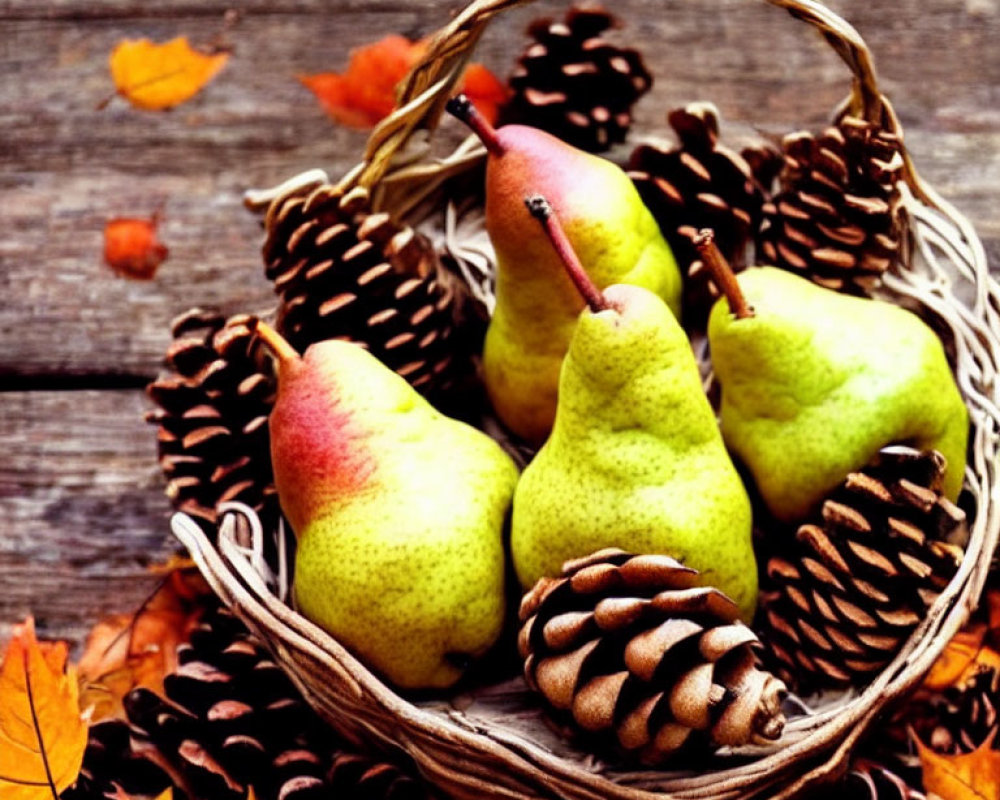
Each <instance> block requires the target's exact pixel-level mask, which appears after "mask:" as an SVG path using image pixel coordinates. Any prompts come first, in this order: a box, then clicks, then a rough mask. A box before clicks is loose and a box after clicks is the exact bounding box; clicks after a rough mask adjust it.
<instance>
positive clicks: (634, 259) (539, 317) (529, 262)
mask: <svg viewBox="0 0 1000 800" xmlns="http://www.w3.org/2000/svg"><path fill="white" fill-rule="evenodd" d="M497 136H498V139H499V140H500V143H501V145H503V146H504V148H505V151H504V153H503V154H502V155H500V156H494V155H491V156H490V158H489V159H488V161H487V167H486V230H487V233H488V234H489V236H490V241H491V242H492V243H493V247H494V249H495V250H496V257H497V284H496V307H495V310H494V313H493V317H492V319H491V321H490V325H489V328H488V329H487V332H486V341H485V345H484V349H483V379H484V382H485V384H486V388H487V391H488V393H489V397H490V400H491V402H492V403H493V407H494V409H495V410H496V413H497V416H498V417H499V418H500V419H501V420H502V421H503V422H504V424H506V425H507V427H508V428H510V429H511V430H512V431H514V432H515V433H516V434H518V435H519V436H521V437H523V438H524V439H526V440H527V441H529V442H532V443H535V444H541V442H542V441H544V439H545V437H546V436H547V435H548V433H549V430H551V428H552V420H553V418H554V416H555V408H556V393H557V388H558V383H559V367H560V365H561V364H562V359H563V356H564V355H565V354H566V348H567V347H568V345H569V337H570V335H571V334H572V332H573V328H574V326H575V324H576V319H577V317H578V316H579V314H580V311H581V310H582V309H583V300H582V298H581V297H580V293H579V292H578V291H577V290H576V289H575V288H574V287H573V284H572V282H571V281H570V279H569V278H568V277H567V276H566V270H565V269H564V267H563V265H562V261H561V260H560V259H559V257H558V255H557V254H556V252H555V251H554V250H553V248H552V245H551V244H550V243H549V241H548V239H547V238H546V236H545V234H544V233H543V231H542V229H541V227H540V226H539V225H538V222H537V221H536V220H534V219H533V218H532V217H531V215H530V214H529V213H528V210H527V209H526V208H525V206H524V198H525V197H528V196H529V195H533V194H536V193H537V192H539V191H544V192H545V196H546V198H547V199H548V201H549V203H550V205H551V206H552V208H553V210H554V212H555V216H556V217H557V218H558V219H559V221H560V223H561V224H562V227H563V229H564V230H565V231H566V235H567V236H568V238H569V240H570V242H571V243H572V245H573V249H574V250H575V251H576V253H577V254H578V255H579V256H580V259H581V260H582V261H583V263H584V264H585V265H586V268H587V272H588V273H589V275H590V277H591V279H592V280H593V281H594V283H595V284H597V286H598V288H602V289H603V288H604V287H605V286H608V285H610V284H612V283H628V284H634V285H637V286H644V287H646V288H647V289H649V290H650V291H652V292H654V293H655V294H657V295H659V296H660V297H662V298H663V299H664V300H665V301H666V302H667V304H668V305H669V306H670V307H671V308H672V309H673V311H674V313H675V314H676V315H678V316H679V314H680V290H681V277H680V272H679V271H678V269H677V264H676V262H675V261H674V257H673V254H672V253H671V251H670V247H669V245H668V244H667V243H666V241H665V240H664V238H663V236H662V235H661V233H660V229H659V226H658V225H657V223H656V220H655V219H654V218H653V215H652V214H651V213H650V212H649V210H648V209H647V208H646V206H645V205H644V204H643V202H642V200H641V198H640V197H639V193H638V192H637V191H636V189H635V187H634V186H633V184H632V181H631V180H630V179H629V178H628V176H627V175H626V174H625V173H624V172H623V171H622V170H621V169H620V168H619V167H618V166H616V165H615V164H613V163H611V162H610V161H607V160H606V159H603V158H600V157H599V156H595V155H592V154H590V153H586V152H584V151H583V150H578V149H576V148H574V147H571V146H570V145H567V144H566V143H564V142H562V141H560V140H559V139H557V138H556V137H554V136H551V135H550V134H548V133H545V132H544V131H540V130H537V129H535V128H530V127H526V126H523V125H507V126H504V127H502V128H500V129H499V130H498V131H497Z"/></svg>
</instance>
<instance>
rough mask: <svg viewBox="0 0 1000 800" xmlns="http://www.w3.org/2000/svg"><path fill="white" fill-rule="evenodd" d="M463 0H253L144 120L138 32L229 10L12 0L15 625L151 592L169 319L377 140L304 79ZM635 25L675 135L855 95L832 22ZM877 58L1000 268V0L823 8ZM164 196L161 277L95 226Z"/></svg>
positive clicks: (10, 439)
mask: <svg viewBox="0 0 1000 800" xmlns="http://www.w3.org/2000/svg"><path fill="white" fill-rule="evenodd" d="M457 5H458V4H457V2H454V1H453V0H410V1H409V2H407V0H327V2H321V1H320V0H266V2H265V1H264V0H249V2H245V3H242V4H238V9H239V11H240V12H241V19H240V21H239V22H238V24H237V25H236V27H235V28H233V29H232V31H231V32H230V33H229V35H228V36H229V39H230V41H231V43H232V44H233V46H234V53H233V56H232V59H231V61H230V63H229V64H228V66H227V67H226V69H225V70H224V71H223V72H222V73H221V74H220V75H219V76H218V78H217V79H216V80H215V81H214V82H213V83H212V84H210V85H209V86H208V88H207V89H205V90H204V91H203V92H202V93H201V94H200V95H199V96H198V97H196V98H195V99H194V100H193V101H191V102H189V103H187V104H185V105H183V106H181V107H179V108H178V109H176V110H175V111H173V112H170V113H144V112H141V111H137V110H135V109H133V108H131V107H129V106H128V105H127V104H126V103H125V102H124V101H123V100H121V99H120V98H119V99H116V100H115V101H113V102H112V103H111V104H110V105H109V106H108V107H107V108H106V109H104V110H97V106H98V104H99V103H100V101H101V100H102V99H104V98H106V97H107V96H108V95H109V94H110V93H111V92H112V91H113V88H112V85H111V82H110V77H109V74H108V67H107V56H108V53H109V52H110V50H111V48H112V47H113V46H114V44H115V43H116V42H117V41H119V40H120V39H122V38H124V37H140V36H148V37H151V38H153V39H156V40H165V39H168V38H172V37H174V36H177V35H182V34H184V35H188V36H189V37H190V38H191V39H192V40H194V41H202V40H206V39H208V38H210V37H211V36H212V35H213V34H214V33H215V32H216V31H218V30H219V28H220V27H221V22H222V18H223V15H224V13H225V11H226V9H227V8H228V6H227V5H226V4H222V3H217V2H212V0H208V1H207V2H201V0H163V2H158V3H141V2H137V1H136V0H0V76H2V79H0V120H2V123H0V125H2V129H0V291H2V300H0V390H2V393H0V638H2V636H3V634H4V633H5V631H6V630H7V629H8V628H9V626H10V624H12V623H14V622H17V621H19V620H20V619H22V618H23V617H24V616H25V615H27V614H29V613H32V614H34V615H35V617H36V620H37V622H38V625H39V627H40V628H41V630H42V631H43V632H44V633H45V634H47V635H53V636H60V637H68V638H70V639H71V640H74V641H79V639H80V638H81V637H82V636H83V634H84V633H85V631H86V630H87V628H88V627H89V626H90V625H91V624H92V623H93V622H94V621H96V620H97V619H98V618H99V617H101V616H102V615H104V614H107V613H109V612H111V611H120V610H128V609H131V608H133V607H135V605H136V604H137V603H138V602H139V601H140V599H141V598H142V597H143V596H144V595H145V594H146V593H147V592H148V591H149V588H150V587H151V585H152V583H153V581H154V579H153V578H152V577H151V576H150V574H149V573H148V571H147V568H148V566H149V565H150V564H151V563H153V562H156V561H158V560H162V559H163V558H165V557H166V556H167V554H168V553H169V552H170V551H171V550H172V549H173V547H174V544H173V542H172V541H171V540H170V537H169V532H168V526H167V519H168V516H169V512H170V509H169V505H168V503H167V500H166V499H165V498H164V496H163V494H162V479H161V477H160V473H159V470H158V467H157V464H156V450H155V442H154V435H153V430H152V428H150V427H149V426H148V425H146V424H144V422H143V419H142V417H143V412H144V411H145V410H147V409H148V408H149V407H150V403H149V402H148V401H147V399H146V397H145V395H144V393H143V386H144V385H145V384H146V383H147V382H148V381H149V380H150V378H152V377H153V376H154V375H155V374H156V372H157V370H158V369H159V365H160V361H161V357H162V354H163V352H164V350H165V348H166V345H167V343H168V341H169V332H168V321H169V320H170V319H171V318H172V317H174V316H175V315H176V314H178V313H179V312H181V311H184V310H185V309H187V308H189V307H190V306H193V305H209V306H217V307H220V308H221V309H222V310H224V311H226V312H236V311H241V310H262V309H267V308H269V307H270V306H271V305H272V304H273V299H272V293H271V289H270V286H269V285H268V283H267V282H266V281H265V279H264V277H263V273H262V267H261V261H260V256H259V248H260V244H261V232H260V227H259V220H257V219H256V218H254V217H253V216H252V215H251V214H249V213H248V212H247V211H246V210H244V208H243V206H242V204H241V195H242V192H243V191H244V190H245V189H247V188H248V187H263V186H269V185H272V184H275V183H278V182H280V181H282V180H284V179H285V178H287V177H289V176H291V175H293V174H295V173H297V172H299V171H301V170H304V169H307V168H310V167H315V166H320V167H323V168H325V169H327V170H328V172H329V173H330V175H331V176H339V175H340V174H342V173H343V172H344V171H345V170H346V169H348V168H349V167H350V166H352V165H353V164H354V163H355V162H356V160H357V158H358V156H359V155H360V152H361V149H362V147H363V144H364V141H365V134H364V133H362V132H358V131H352V130H348V129H345V128H341V127H338V126H336V125H334V124H333V123H331V121H330V120H329V119H328V118H327V117H326V116H325V115H324V113H323V112H322V111H321V109H320V108H319V106H318V104H317V103H316V102H315V100H314V99H313V97H312V96H311V95H310V94H309V92H308V91H307V90H306V89H305V88H304V87H303V86H302V85H300V83H299V82H298V81H297V79H296V75H297V74H299V73H310V72H321V71H327V70H335V69H340V68H342V67H343V66H344V65H345V63H346V58H347V52H348V50H349V49H350V48H352V47H356V46H359V45H362V44H365V43H367V42H369V41H372V40H374V39H376V38H379V37H381V36H383V35H386V34H388V33H403V34H406V35H408V36H410V37H418V36H422V35H425V34H427V33H429V32H431V31H432V30H434V29H435V28H436V27H437V26H439V25H440V24H441V23H442V22H443V21H444V20H445V19H446V18H447V15H448V14H449V12H450V11H451V10H454V8H455V7H456V6H457ZM611 5H613V7H614V11H615V12H616V13H617V14H619V15H620V16H621V17H622V19H623V20H624V21H626V23H627V27H626V28H625V30H624V31H622V32H621V33H620V35H621V36H622V37H623V38H625V39H627V40H628V41H629V42H631V43H633V44H634V46H636V47H638V48H640V49H641V50H642V51H643V52H644V53H645V55H646V59H647V62H648V65H649V66H650V68H651V70H652V72H653V73H654V75H655V78H656V82H655V85H654V87H653V90H652V92H651V93H650V94H649V95H647V96H646V97H645V98H644V99H643V100H642V102H641V104H640V105H639V108H638V110H637V127H638V128H640V129H642V130H645V131H653V130H659V131H661V132H663V133H664V135H666V133H667V132H666V129H665V123H664V115H665V112H666V110H667V109H668V108H672V107H675V106H677V105H681V104H684V103H686V102H689V101H692V100H698V99H707V100H711V101H714V102H715V103H716V104H717V105H718V106H719V108H720V110H721V112H722V114H723V122H724V126H725V127H724V130H723V133H724V138H725V136H726V134H727V133H728V132H730V131H731V132H733V133H734V134H739V133H741V132H743V133H745V132H746V131H748V130H750V129H751V128H750V126H753V127H755V128H757V129H758V130H760V131H762V132H764V133H766V134H773V135H781V134H784V133H786V132H789V131H791V130H795V129H799V128H810V129H814V130H815V129H818V128H820V127H821V126H822V125H823V124H824V123H825V122H826V120H827V119H828V116H829V113H830V111H831V109H832V108H833V107H834V106H835V105H836V104H837V103H838V102H839V101H840V100H841V98H842V97H843V96H844V95H845V94H846V92H847V89H848V78H847V71H846V69H845V68H844V67H843V65H842V64H841V62H840V61H839V60H838V59H837V58H836V56H835V55H834V54H833V53H832V51H830V50H829V48H828V47H826V45H825V44H824V43H823V42H822V40H821V39H820V37H819V36H818V35H816V34H814V33H813V32H812V31H811V30H809V29H807V28H806V27H805V26H804V25H803V24H802V23H800V22H797V21H795V20H793V19H791V18H790V17H788V16H787V15H786V14H784V13H782V12H781V11H778V10H776V9H774V8H772V7H769V6H767V5H766V4H765V3H763V2H761V1H760V0H756V1H755V0H697V2H696V1H695V0H616V2H615V3H613V4H611ZM830 5H831V6H832V7H833V8H834V9H835V10H837V11H839V12H840V13H841V14H842V15H844V16H845V17H846V18H848V19H849V20H851V21H852V22H853V23H854V24H855V25H856V26H857V27H858V29H859V30H860V32H861V33H862V35H863V36H864V37H865V39H866V41H867V42H868V44H869V46H870V47H871V49H872V51H873V53H874V55H875V59H876V64H877V67H878V69H879V75H880V80H881V84H882V87H883V90H884V91H885V92H886V93H887V94H888V95H889V96H890V98H891V99H892V100H893V102H894V104H895V107H896V109H897V111H898V113H899V115H900V117H901V120H902V123H903V125H904V128H905V131H906V143H907V145H908V146H909V148H910V151H911V152H912V154H913V156H914V159H915V161H916V164H917V166H918V168H919V169H920V170H921V172H922V173H923V174H924V176H925V177H926V178H927V179H929V180H930V181H931V183H932V184H934V185H935V186H936V187H937V188H938V189H939V190H940V191H941V192H942V193H943V194H944V195H945V196H946V197H947V198H949V199H950V200H952V201H953V202H954V203H955V204H956V205H957V206H958V207H959V208H960V209H961V210H962V211H964V213H965V214H966V215H968V217H969V218H970V219H971V220H972V222H973V223H974V224H975V226H976V228H977V229H978V231H979V233H980V235H981V237H982V238H983V240H984V241H985V244H986V247H987V250H988V252H989V253H990V255H991V259H992V261H993V263H995V264H998V265H1000V214H997V213H996V211H995V209H994V204H995V203H996V202H997V201H998V200H1000V50H998V49H997V47H996V42H997V41H998V39H1000V2H998V0H831V1H830ZM561 7H562V4H557V3H552V2H545V3H538V4H537V5H536V6H533V7H532V6H529V7H527V8H521V9H516V10H514V11H511V12H508V13H507V14H505V15H504V16H503V17H501V18H500V20H498V21H497V22H495V23H494V24H493V25H492V26H491V28H490V30H489V32H488V33H487V35H486V37H485V39H484V40H483V42H482V43H481V45H480V48H479V50H478V51H477V57H478V58H479V60H482V61H485V63H486V64H487V65H488V66H490V67H491V68H492V69H493V70H494V71H495V72H497V74H498V75H501V76H504V75H506V74H507V72H508V71H509V69H510V65H511V64H512V62H513V59H514V57H515V55H516V54H517V53H519V52H520V50H521V47H522V42H523V41H524V37H523V35H522V31H523V29H524V27H525V25H526V23H527V21H528V20H529V19H530V18H532V17H533V16H536V15H537V14H539V13H543V12H544V13H549V14H553V13H556V14H561V10H560V9H561ZM160 206H162V208H163V221H162V225H161V229H160V230H161V235H162V239H163V240H164V241H165V243H166V244H167V245H168V246H169V247H170V251H171V252H170V257H169V259H168V260H167V261H166V262H165V263H164V264H163V266H162V267H161V268H160V271H159V272H158V273H157V275H156V278H155V279H154V280H152V281H149V282H139V281H128V280H125V279H122V278H120V277H117V276H116V275H114V274H113V273H112V272H111V271H110V270H109V269H108V268H107V267H106V266H105V265H104V264H103V263H102V232H103V228H104V224H105V222H106V221H107V220H108V219H110V218H112V217H115V216H121V215H147V214H149V213H151V212H152V211H154V210H155V209H156V208H157V207H160Z"/></svg>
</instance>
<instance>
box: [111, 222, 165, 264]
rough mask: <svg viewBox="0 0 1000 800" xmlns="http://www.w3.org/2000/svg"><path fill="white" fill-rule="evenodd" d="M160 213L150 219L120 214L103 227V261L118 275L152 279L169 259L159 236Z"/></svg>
mask: <svg viewBox="0 0 1000 800" xmlns="http://www.w3.org/2000/svg"><path fill="white" fill-rule="evenodd" d="M158 223H159V215H158V214H154V215H153V216H152V217H150V218H149V219H140V218H134V217H117V218H115V219H112V220H110V221H109V222H108V223H107V224H106V225H105V226H104V261H105V262H106V263H107V265H108V266H109V267H111V269H113V270H114V271H115V273H116V274H118V275H121V276H123V277H125V278H134V279H135V280H146V281H148V280H151V279H152V278H153V276H154V275H155V274H156V269H157V267H159V266H160V264H162V263H163V261H164V259H166V257H167V254H168V252H169V251H168V250H167V247H166V245H164V244H163V243H162V242H160V241H159V239H157V236H156V226H157V224H158Z"/></svg>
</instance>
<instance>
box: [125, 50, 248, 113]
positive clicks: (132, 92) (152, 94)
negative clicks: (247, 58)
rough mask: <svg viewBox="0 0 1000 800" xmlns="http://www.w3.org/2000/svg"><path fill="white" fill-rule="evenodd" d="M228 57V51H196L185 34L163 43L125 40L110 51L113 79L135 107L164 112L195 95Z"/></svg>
mask: <svg viewBox="0 0 1000 800" xmlns="http://www.w3.org/2000/svg"><path fill="white" fill-rule="evenodd" d="M228 60H229V53H227V52H219V53H202V52H199V51H198V50H195V49H194V48H193V47H191V45H190V43H189V42H188V40H187V37H186V36H178V37H177V38H176V39H171V40H170V41H169V42H163V43H162V44H157V43H156V42H152V41H150V40H149V39H126V40H124V41H121V42H119V43H118V44H117V45H116V46H115V48H114V50H112V51H111V58H110V66H111V78H112V80H113V81H114V83H115V89H116V90H117V91H118V93H119V94H120V95H122V97H124V98H125V99H126V100H128V101H129V102H130V103H131V104H132V105H133V106H135V107H136V108H141V109H144V110H146V111H163V110H166V109H168V108H173V107H174V106H177V105H180V104H181V103H183V102H185V101H186V100H190V99H191V98H192V97H194V96H195V95H196V94H197V93H198V92H199V91H200V90H201V88H202V87H203V86H205V84H207V83H208V82H209V81H210V80H212V78H214V77H215V76H216V74H218V72H219V70H221V69H222V68H223V67H224V66H225V65H226V61H228Z"/></svg>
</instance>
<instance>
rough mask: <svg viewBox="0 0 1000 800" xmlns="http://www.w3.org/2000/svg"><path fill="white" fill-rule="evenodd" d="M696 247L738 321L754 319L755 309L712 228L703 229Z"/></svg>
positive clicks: (695, 242) (694, 240)
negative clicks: (748, 300)
mask: <svg viewBox="0 0 1000 800" xmlns="http://www.w3.org/2000/svg"><path fill="white" fill-rule="evenodd" d="M693 242H694V246H695V247H696V248H698V255H700V256H701V260H702V261H703V262H704V264H705V266H706V267H708V271H709V272H710V273H711V274H712V280H713V281H715V285H716V286H717V287H718V288H719V291H720V292H722V293H723V294H724V295H725V296H726V300H728V301H729V310H730V311H732V312H733V314H734V315H735V316H736V319H747V318H748V317H752V316H753V315H754V313H753V307H752V306H751V305H750V304H749V303H748V302H747V299H746V297H744V296H743V290H742V289H740V284H739V282H738V281H737V280H736V273H735V272H733V268H732V267H731V266H730V265H729V262H728V261H726V257H725V256H724V255H722V251H721V250H719V246H718V245H717V244H716V243H715V232H714V231H713V230H712V229H711V228H702V229H701V230H700V231H698V234H697V236H695V237H694V239H693Z"/></svg>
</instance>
